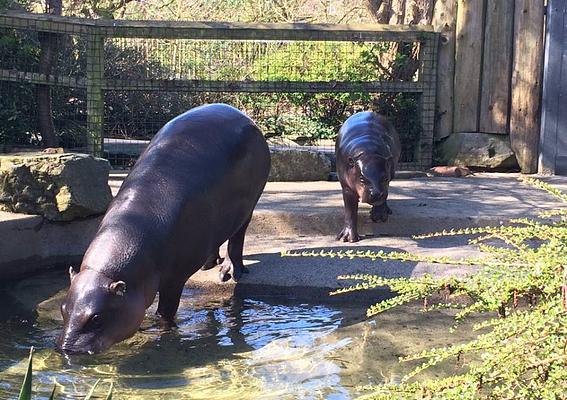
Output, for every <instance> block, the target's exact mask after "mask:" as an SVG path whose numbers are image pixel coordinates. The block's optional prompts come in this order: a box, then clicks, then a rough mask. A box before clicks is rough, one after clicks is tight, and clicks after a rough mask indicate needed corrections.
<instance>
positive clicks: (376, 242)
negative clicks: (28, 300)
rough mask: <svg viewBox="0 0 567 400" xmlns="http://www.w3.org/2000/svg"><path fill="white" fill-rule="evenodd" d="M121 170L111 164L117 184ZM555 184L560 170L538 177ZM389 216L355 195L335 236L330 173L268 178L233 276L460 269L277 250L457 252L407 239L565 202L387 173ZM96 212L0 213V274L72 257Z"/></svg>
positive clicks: (293, 282)
mask: <svg viewBox="0 0 567 400" xmlns="http://www.w3.org/2000/svg"><path fill="white" fill-rule="evenodd" d="M123 177H124V174H112V175H111V179H110V181H109V184H110V186H111V188H112V190H113V193H114V194H116V192H117V191H118V189H119V187H120V185H121V183H122V180H123ZM544 180H549V181H550V182H551V183H553V184H554V185H556V186H558V187H560V188H564V189H565V188H567V179H565V178H560V177H553V178H544ZM388 203H389V205H390V207H391V208H392V210H393V214H392V215H391V217H390V219H389V221H388V222H387V223H372V222H371V221H370V218H369V215H368V214H369V211H370V206H368V205H366V204H361V205H360V209H359V231H360V233H361V234H362V235H364V238H363V240H361V241H360V242H358V243H339V242H336V241H335V240H334V236H335V235H336V234H337V232H338V231H339V230H340V229H341V227H342V220H343V217H342V213H343V205H342V196H341V191H340V186H339V183H338V182H270V183H268V185H267V186H266V189H265V191H264V194H263V195H262V197H261V199H260V201H259V203H258V206H257V208H256V210H255V212H254V217H253V220H252V223H251V224H250V228H249V230H248V234H247V239H246V243H245V258H246V261H247V263H249V264H250V267H249V269H250V273H249V274H246V275H245V276H244V277H243V278H242V280H241V283H242V285H243V286H245V285H258V286H277V287H284V288H285V287H292V286H293V287H299V286H302V287H308V288H309V287H311V288H314V287H318V288H325V289H327V288H336V287H340V286H345V285H348V284H349V282H345V281H337V279H336V277H337V276H338V275H343V274H352V273H376V274H379V275H382V276H387V277H393V276H415V275H420V274H423V273H430V274H433V275H435V276H447V275H450V274H453V275H462V274H464V273H468V272H470V271H471V268H470V267H458V268H457V267H454V266H448V265H441V266H439V265H437V266H434V265H428V264H421V263H417V264H416V263H413V265H412V263H404V264H402V263H400V262H380V261H375V262H369V261H368V260H360V259H356V260H348V259H344V258H343V259H339V258H319V257H317V258H315V257H281V256H280V253H281V252H282V251H292V252H293V251H304V250H308V251H312V250H320V249H343V250H354V251H356V250H369V249H370V250H379V249H383V250H396V251H404V250H408V251H414V252H419V253H424V254H428V255H434V256H451V257H455V258H461V257H463V256H469V255H475V254H477V251H476V250H475V249H474V248H473V247H471V246H470V245H468V242H467V238H462V237H457V238H435V239H426V240H414V239H412V238H411V236H412V235H416V234H422V233H428V232H434V231H442V230H448V229H452V228H464V227H475V226H486V225H492V226H494V225H499V224H502V223H505V222H506V221H508V220H510V219H512V218H519V217H531V216H536V215H537V213H538V212H539V211H542V210H545V209H550V208H558V207H565V204H564V203H562V202H561V201H559V200H558V199H556V198H554V197H553V196H551V195H549V194H548V193H546V192H544V191H541V190H538V189H535V188H533V187H530V186H529V185H527V184H525V183H523V182H521V181H520V180H519V175H517V174H476V175H474V176H469V177H466V178H439V177H426V178H413V179H400V180H394V181H393V182H392V183H391V187H390V194H389V198H388ZM100 218H101V217H96V218H90V219H86V220H81V221H73V222H70V223H58V224H55V223H50V222H47V221H44V220H43V218H42V217H39V216H30V215H23V214H9V213H0V237H1V238H3V240H2V241H1V242H0V279H2V278H13V277H17V276H21V275H24V274H26V273H29V272H31V271H34V270H37V269H42V268H47V267H49V266H53V265H65V266H66V267H68V265H69V264H68V263H75V264H77V263H79V262H80V258H81V256H82V254H83V252H84V251H85V249H86V247H87V246H88V244H89V243H90V241H91V240H92V238H93V236H94V234H95V233H96V229H97V226H98V223H99V222H100ZM217 273H218V271H217V270H216V269H213V270H211V271H207V272H199V273H198V274H196V275H194V277H193V281H194V282H196V283H199V284H203V283H207V282H208V283H217V280H218V278H217Z"/></svg>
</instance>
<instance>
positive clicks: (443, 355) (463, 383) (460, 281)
mask: <svg viewBox="0 0 567 400" xmlns="http://www.w3.org/2000/svg"><path fill="white" fill-rule="evenodd" d="M524 182H526V183H527V184H530V185H532V186H534V187H536V188H539V189H542V190H545V191H547V192H548V193H550V194H552V195H554V196H556V197H557V198H559V199H561V200H562V201H563V202H566V203H567V195H566V194H564V193H562V192H561V191H558V190H557V189H556V188H554V187H552V186H550V185H548V184H546V183H544V182H541V181H539V180H535V179H524ZM453 235H475V236H476V238H474V239H472V240H470V242H471V243H473V244H476V245H478V247H479V249H480V250H481V251H482V252H484V253H486V254H485V257H477V258H474V259H459V260H451V259H450V258H447V257H437V258H436V257H425V256H420V255H416V254H411V253H404V252H392V253H387V252H382V251H380V252H372V251H364V252H340V251H338V252H318V253H309V252H304V253H287V254H285V255H287V256H322V257H350V258H364V259H368V260H400V261H424V262H429V263H442V264H460V265H463V264H470V265H477V266H478V268H479V269H478V271H477V272H475V273H474V274H471V275H469V276H466V277H463V278H455V277H452V278H442V279H434V278H433V277H431V276H423V277H416V278H396V279H385V278H381V277H378V276H371V275H351V276H342V277H340V279H348V280H355V281H359V283H358V284H356V285H354V286H351V287H349V288H345V289H340V290H337V291H335V292H334V293H333V294H340V293H346V292H350V291H355V290H366V289H371V288H375V287H380V286H386V287H389V288H390V289H391V290H393V291H394V292H396V293H397V294H398V295H397V297H394V298H392V299H389V300H386V301H382V302H380V303H377V304H375V305H374V306H372V307H370V308H369V309H368V312H367V314H368V316H373V315H376V314H377V313H380V312H383V311H385V310H388V309H390V308H392V307H395V306H397V305H401V304H404V303H408V302H411V301H415V300H419V299H423V300H424V302H425V301H427V299H428V298H430V297H431V296H434V295H436V294H438V293H440V292H441V293H444V294H452V295H466V297H468V298H469V299H470V300H471V301H470V302H468V305H465V304H458V305H455V304H447V303H446V302H442V301H439V302H436V303H435V304H431V305H430V306H431V307H427V306H426V308H429V309H431V308H439V307H455V306H457V307H458V308H460V310H459V312H458V313H457V315H456V321H457V322H458V321H460V320H462V319H463V318H465V317H466V316H469V315H471V314H473V313H479V312H485V313H488V315H490V316H491V317H490V318H489V319H488V320H486V321H485V322H482V323H479V324H476V325H475V326H474V329H475V330H476V331H479V334H478V335H477V337H476V338H475V339H474V340H471V341H469V342H466V343H463V344H458V345H450V346H447V347H443V348H433V349H430V350H427V351H424V352H422V353H420V354H414V355H410V356H407V357H403V358H401V361H411V360H421V361H422V363H421V364H420V365H419V366H418V367H417V368H415V369H414V370H413V371H411V372H410V373H408V374H407V375H406V376H404V377H403V379H402V382H401V384H399V385H394V384H383V385H378V386H372V387H370V388H367V389H369V390H370V392H369V393H370V394H368V395H366V396H364V397H365V398H369V399H396V398H403V399H407V398H419V399H422V398H427V399H476V398H490V399H513V398H517V399H567V267H566V266H567V209H558V210H550V211H545V212H543V213H541V214H540V215H539V217H538V218H534V219H527V218H522V219H516V220H512V221H510V224H508V225H503V226H498V227H485V228H474V229H462V230H452V231H448V232H441V233H434V234H429V235H422V236H418V237H417V238H428V237H437V236H439V237H441V236H453ZM437 298H439V296H437ZM424 304H426V305H427V303H424ZM464 356H466V359H467V360H474V361H470V362H469V363H468V365H467V367H468V368H466V372H464V373H456V374H455V375H451V376H448V377H445V378H438V379H431V380H419V379H417V378H418V377H416V375H417V374H419V373H420V372H422V371H423V370H425V369H427V368H429V367H431V366H434V365H437V364H439V363H441V362H442V361H445V360H451V359H459V358H462V357H464Z"/></svg>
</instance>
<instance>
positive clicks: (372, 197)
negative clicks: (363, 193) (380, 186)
mask: <svg viewBox="0 0 567 400" xmlns="http://www.w3.org/2000/svg"><path fill="white" fill-rule="evenodd" d="M387 196H388V194H387V193H386V192H383V191H381V190H370V193H369V196H368V203H369V204H377V203H383V202H384V201H385V200H386V197H387Z"/></svg>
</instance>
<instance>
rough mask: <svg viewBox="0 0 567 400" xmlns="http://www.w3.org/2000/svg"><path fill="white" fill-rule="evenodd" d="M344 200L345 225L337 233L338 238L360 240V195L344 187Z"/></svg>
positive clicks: (351, 240)
mask: <svg viewBox="0 0 567 400" xmlns="http://www.w3.org/2000/svg"><path fill="white" fill-rule="evenodd" d="M343 200H344V203H345V225H344V228H343V230H342V231H340V232H339V234H338V235H337V240H342V241H343V242H358V241H359V240H360V236H358V228H357V223H358V195H357V194H356V193H354V192H353V191H351V190H350V189H347V188H344V187H343Z"/></svg>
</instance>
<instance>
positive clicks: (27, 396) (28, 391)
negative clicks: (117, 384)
mask: <svg viewBox="0 0 567 400" xmlns="http://www.w3.org/2000/svg"><path fill="white" fill-rule="evenodd" d="M33 351H34V349H33V347H32V348H30V356H29V358H28V366H27V369H26V375H25V377H24V382H23V383H22V387H21V389H20V395H19V396H18V400H31V399H32V375H33V366H32V364H33ZM99 383H100V379H99V380H97V381H96V382H95V384H94V385H93V386H92V387H91V390H90V391H89V393H88V394H87V396H86V397H85V400H90V399H91V398H92V397H93V395H94V393H95V389H96V387H97V386H98V384H99ZM56 388H57V386H53V390H52V391H51V395H50V396H49V400H53V399H55V389H56ZM113 391H114V385H113V383H112V382H111V383H110V388H109V390H108V393H107V395H106V397H105V398H106V400H112V392H113Z"/></svg>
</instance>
